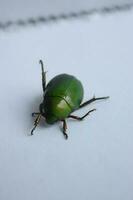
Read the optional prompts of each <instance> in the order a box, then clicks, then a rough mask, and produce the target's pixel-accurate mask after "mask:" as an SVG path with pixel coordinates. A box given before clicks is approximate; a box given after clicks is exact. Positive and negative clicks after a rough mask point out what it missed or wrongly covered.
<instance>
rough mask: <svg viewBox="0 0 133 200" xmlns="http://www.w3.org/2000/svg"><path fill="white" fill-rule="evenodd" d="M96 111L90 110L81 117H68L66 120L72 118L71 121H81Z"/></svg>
mask: <svg viewBox="0 0 133 200" xmlns="http://www.w3.org/2000/svg"><path fill="white" fill-rule="evenodd" d="M95 110H96V109H92V110H90V111H89V112H87V113H86V114H85V115H83V116H82V117H78V116H75V115H69V116H68V118H73V119H76V120H79V121H81V120H83V119H84V118H85V117H87V116H88V115H89V114H90V113H91V112H93V111H95Z"/></svg>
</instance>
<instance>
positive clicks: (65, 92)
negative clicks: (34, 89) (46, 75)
mask: <svg viewBox="0 0 133 200" xmlns="http://www.w3.org/2000/svg"><path fill="white" fill-rule="evenodd" d="M83 93H84V91H83V86H82V84H81V82H80V81H79V80H78V79H77V78H75V77H74V76H71V75H68V74H60V75H58V76H55V77H54V78H53V79H52V80H51V81H50V82H49V83H48V85H47V87H46V90H45V93H44V101H43V107H44V111H45V118H46V121H47V123H50V124H51V123H54V122H55V121H58V120H62V119H65V118H66V117H67V116H68V115H69V114H70V113H71V112H72V111H74V110H76V109H77V108H78V107H79V105H80V104H81V102H82V99H83Z"/></svg>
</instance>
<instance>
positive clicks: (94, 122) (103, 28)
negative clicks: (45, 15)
mask: <svg viewBox="0 0 133 200" xmlns="http://www.w3.org/2000/svg"><path fill="white" fill-rule="evenodd" d="M132 21H133V12H129V13H125V14H124V13H121V14H117V15H114V16H106V17H100V16H95V17H93V18H92V19H91V21H88V20H86V21H83V20H79V21H78V20H77V21H71V22H70V21H69V22H61V23H58V24H51V25H46V26H44V27H43V26H42V27H41V26H40V27H38V29H34V28H33V29H32V28H31V29H30V28H29V29H25V30H20V31H18V32H9V33H8V32H7V33H6V32H1V33H0V55H1V56H0V67H1V72H0V93H1V97H0V119H1V123H0V200H18V199H19V200H29V199H32V200H36V199H39V200H44V199H46V200H68V199H70V200H73V199H76V200H81V199H82V200H88V199H91V200H99V199H100V200H107V199H108V200H125V199H126V200H132V199H133V190H132V186H133V159H132V152H133V92H132V91H133V56H132V52H133V43H132V36H133V28H132ZM40 58H42V59H43V60H45V63H46V70H48V73H47V76H48V77H47V79H48V80H50V79H51V78H52V77H53V76H55V75H56V74H59V73H64V72H65V73H70V74H74V75H75V76H77V77H78V78H79V79H80V80H81V81H82V83H83V85H84V88H85V100H86V99H88V98H91V97H92V95H93V94H95V95H96V96H103V95H110V100H108V101H105V102H104V101H103V102H98V103H95V104H93V105H92V106H90V107H89V106H88V107H86V108H85V109H82V110H81V111H78V113H77V114H78V115H80V116H81V115H82V114H83V113H85V112H86V111H87V110H88V109H90V108H97V111H96V112H95V113H93V114H92V115H91V116H90V117H88V118H86V120H84V121H83V122H75V121H71V120H68V134H69V139H68V140H67V141H66V140H65V139H64V137H63V135H62V133H61V130H60V128H61V124H60V123H59V124H58V123H57V124H56V125H53V126H45V124H43V122H42V123H41V125H40V126H39V127H38V128H37V129H36V132H35V135H34V136H33V137H30V136H28V134H29V132H30V130H31V128H32V126H33V120H32V118H31V116H30V115H31V113H32V112H33V111H37V110H38V104H39V103H40V100H41V95H42V90H41V76H40V75H41V74H40V66H39V64H38V60H39V59H40Z"/></svg>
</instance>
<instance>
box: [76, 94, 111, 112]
mask: <svg viewBox="0 0 133 200" xmlns="http://www.w3.org/2000/svg"><path fill="white" fill-rule="evenodd" d="M108 98H109V96H107V97H98V98H96V97H95V96H94V97H93V98H91V99H90V100H88V101H85V102H84V103H82V104H80V106H79V109H80V108H83V107H84V106H87V105H88V104H91V103H92V102H94V101H97V100H104V99H108Z"/></svg>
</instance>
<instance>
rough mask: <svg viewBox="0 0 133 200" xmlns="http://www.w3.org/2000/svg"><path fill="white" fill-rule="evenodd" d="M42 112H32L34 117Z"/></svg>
mask: <svg viewBox="0 0 133 200" xmlns="http://www.w3.org/2000/svg"><path fill="white" fill-rule="evenodd" d="M39 114H40V113H38V112H33V113H32V117H35V116H36V115H39Z"/></svg>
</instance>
